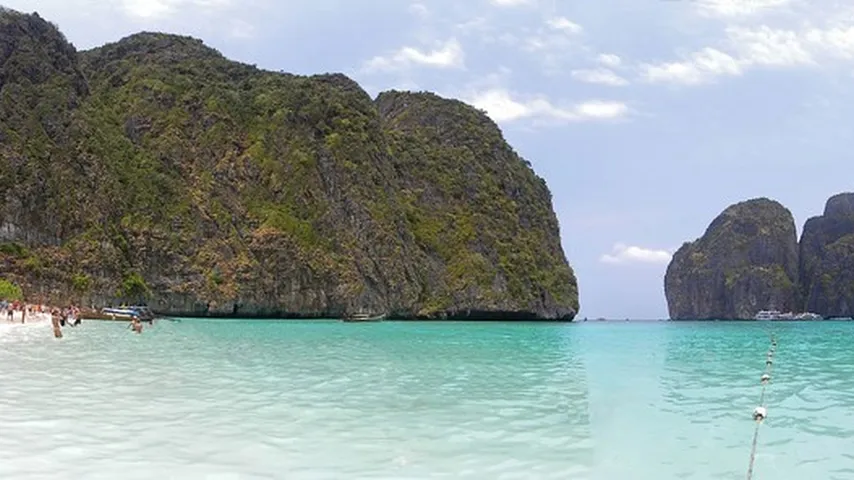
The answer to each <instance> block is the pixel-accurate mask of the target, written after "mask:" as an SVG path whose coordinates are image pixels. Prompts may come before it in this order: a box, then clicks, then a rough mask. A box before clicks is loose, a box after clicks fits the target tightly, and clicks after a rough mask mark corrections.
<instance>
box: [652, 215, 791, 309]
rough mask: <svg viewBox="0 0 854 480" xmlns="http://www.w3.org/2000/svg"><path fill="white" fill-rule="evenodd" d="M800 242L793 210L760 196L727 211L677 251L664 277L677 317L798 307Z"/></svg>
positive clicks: (669, 300)
mask: <svg viewBox="0 0 854 480" xmlns="http://www.w3.org/2000/svg"><path fill="white" fill-rule="evenodd" d="M797 279H798V247H797V238H796V234H795V223H794V219H793V217H792V214H791V212H789V210H788V209H786V208H785V207H783V206H782V205H780V204H779V203H777V202H775V201H772V200H769V199H766V198H758V199H753V200H748V201H745V202H741V203H737V204H735V205H732V206H730V207H729V208H727V209H726V210H724V211H723V213H721V214H720V215H719V216H718V217H717V218H715V219H714V221H713V222H712V223H711V225H709V227H708V229H707V230H706V232H705V234H704V235H703V236H702V237H700V238H699V239H698V240H696V241H694V242H689V243H686V244H684V245H682V247H681V248H680V249H679V250H678V251H677V252H676V254H675V255H674V256H673V259H672V260H671V262H670V265H668V267H667V273H666V275H665V280H664V288H665V295H666V297H667V304H668V308H669V310H670V317H671V318H672V319H676V320H680V319H748V318H753V316H754V315H755V314H756V312H757V311H759V310H763V309H767V308H776V309H778V310H781V311H792V310H796V306H797V304H798V301H797V298H798V293H797Z"/></svg>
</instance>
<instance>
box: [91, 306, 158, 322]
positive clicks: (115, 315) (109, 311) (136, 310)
mask: <svg viewBox="0 0 854 480" xmlns="http://www.w3.org/2000/svg"><path fill="white" fill-rule="evenodd" d="M101 312H102V313H103V314H105V315H108V316H110V317H112V319H113V320H118V319H123V320H130V319H132V318H133V317H137V318H139V319H140V320H142V321H150V320H153V319H154V313H153V312H152V311H151V310H150V309H149V308H148V307H145V306H132V307H118V308H114V307H105V308H102V309H101Z"/></svg>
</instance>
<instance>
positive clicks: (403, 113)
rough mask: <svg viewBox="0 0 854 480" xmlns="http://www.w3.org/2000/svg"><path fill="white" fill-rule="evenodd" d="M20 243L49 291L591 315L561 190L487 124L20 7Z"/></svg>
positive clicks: (205, 307)
mask: <svg viewBox="0 0 854 480" xmlns="http://www.w3.org/2000/svg"><path fill="white" fill-rule="evenodd" d="M0 182H2V184H3V185H4V186H6V187H7V188H5V189H4V193H3V197H0V198H2V203H0V242H5V244H7V245H16V246H17V247H15V248H18V247H19V248H18V249H17V250H16V249H15V248H12V247H10V248H7V249H5V250H0V261H2V262H4V264H5V265H7V266H8V270H9V272H10V273H9V275H8V276H9V278H10V279H12V280H14V281H16V282H17V283H19V284H20V285H21V286H22V287H23V288H24V293H25V294H26V295H27V296H28V297H30V298H32V299H33V300H43V301H57V302H58V301H68V300H78V301H83V302H87V303H89V302H94V303H106V302H113V301H122V300H127V301H147V302H149V303H150V304H151V305H152V306H154V307H155V308H157V309H159V310H162V311H168V312H173V313H182V314H232V315H238V316H239V315H300V316H327V315H339V314H342V313H345V312H352V311H356V310H362V309H365V310H370V311H385V312H391V313H392V314H394V315H398V316H402V317H415V316H425V317H435V316H443V315H450V316H467V315H470V316H473V317H475V316H483V317H500V316H502V315H515V316H519V317H530V318H559V319H571V318H572V317H573V316H574V314H575V312H577V310H578V293H577V287H576V280H575V277H574V274H573V272H572V269H571V268H570V267H569V265H568V264H567V262H566V259H565V257H564V254H563V251H562V249H561V246H560V240H559V232H558V224H557V219H556V217H555V215H554V212H553V211H552V205H551V196H550V193H549V191H548V189H547V187H546V185H545V183H544V182H543V180H542V179H540V178H539V177H537V176H536V175H535V174H534V172H533V171H532V170H531V168H530V165H529V164H527V162H525V161H523V160H522V159H521V158H519V157H518V156H517V155H516V154H515V153H514V152H513V150H512V149H511V148H510V147H509V146H508V145H507V144H506V142H505V141H504V139H503V137H502V135H501V132H500V130H499V129H498V127H497V126H496V125H495V124H494V123H493V122H492V121H490V120H489V119H488V118H487V117H486V116H485V115H484V114H483V113H482V112H479V111H477V110H475V109H473V108H472V107H470V106H468V105H465V104H463V103H461V102H458V101H454V100H447V99H442V98H440V97H437V96H435V95H432V94H428V93H406V92H386V93H383V94H381V95H380V96H379V97H378V98H377V99H376V101H374V100H372V99H371V98H370V97H369V96H368V95H367V94H366V93H365V92H364V91H363V90H362V89H361V88H360V87H359V86H358V85H357V84H356V83H355V82H353V81H352V80H350V79H349V78H347V77H345V76H343V75H340V74H328V75H316V76H311V77H301V76H294V75H288V74H280V73H272V72H265V71H261V70H258V69H256V68H254V67H251V66H248V65H243V64H239V63H236V62H232V61H230V60H228V59H226V58H224V57H223V56H222V55H220V54H219V53H218V52H216V51H215V50H212V49H210V48H208V47H206V46H205V45H204V44H203V43H202V42H201V41H199V40H196V39H192V38H187V37H179V36H174V35H166V34H160V33H141V34H137V35H133V36H130V37H127V38H125V39H122V40H121V41H119V42H116V43H112V44H108V45H105V46H103V47H100V48H96V49H94V50H91V51H87V52H82V53H78V52H76V51H75V50H74V48H73V47H72V46H71V45H70V44H68V42H67V41H66V40H65V39H64V37H63V36H62V34H61V33H59V31H58V30H57V29H56V28H55V27H54V26H52V25H50V24H49V23H47V22H45V21H44V20H42V19H41V18H39V17H37V16H35V15H23V14H19V13H16V12H10V11H3V12H2V13H0Z"/></svg>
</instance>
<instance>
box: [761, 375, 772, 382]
mask: <svg viewBox="0 0 854 480" xmlns="http://www.w3.org/2000/svg"><path fill="white" fill-rule="evenodd" d="M768 380H771V375H768V374H767V373H766V374H765V375H762V379H761V382H762V383H766V382H768Z"/></svg>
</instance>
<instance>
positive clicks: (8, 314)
mask: <svg viewBox="0 0 854 480" xmlns="http://www.w3.org/2000/svg"><path fill="white" fill-rule="evenodd" d="M46 309H47V307H45V306H44V305H27V304H25V303H22V302H20V301H18V300H14V301H12V302H9V301H6V300H0V319H2V318H5V319H6V321H7V322H14V321H15V314H16V313H20V314H21V315H20V316H21V323H26V322H27V316H28V315H29V317H30V318H34V317H35V318H37V317H38V316H40V315H41V314H43V313H44V312H45V310H46Z"/></svg>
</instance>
